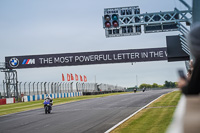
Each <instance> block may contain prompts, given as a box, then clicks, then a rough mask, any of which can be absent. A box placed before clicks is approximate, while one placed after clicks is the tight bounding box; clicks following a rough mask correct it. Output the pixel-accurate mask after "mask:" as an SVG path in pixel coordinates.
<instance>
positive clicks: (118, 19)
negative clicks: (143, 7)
mask: <svg viewBox="0 0 200 133" xmlns="http://www.w3.org/2000/svg"><path fill="white" fill-rule="evenodd" d="M134 14H140V9H139V7H138V6H131V7H118V8H105V9H104V16H103V17H102V18H103V28H104V29H105V34H106V37H119V36H131V35H140V34H141V26H132V25H127V26H126V25H122V24H123V23H124V22H128V21H130V19H128V18H126V19H123V17H124V16H133V15H134Z"/></svg>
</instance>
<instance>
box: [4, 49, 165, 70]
mask: <svg viewBox="0 0 200 133" xmlns="http://www.w3.org/2000/svg"><path fill="white" fill-rule="evenodd" d="M158 60H167V52H166V47H163V48H148V49H128V50H113V51H96V52H81V53H63V54H46V55H27V56H12V57H5V62H6V67H7V68H9V69H18V68H37V67H55V66H75V65H90V64H107V63H125V62H144V61H158Z"/></svg>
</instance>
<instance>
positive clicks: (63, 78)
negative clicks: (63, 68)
mask: <svg viewBox="0 0 200 133" xmlns="http://www.w3.org/2000/svg"><path fill="white" fill-rule="evenodd" d="M62 81H65V77H64V74H63V73H62Z"/></svg>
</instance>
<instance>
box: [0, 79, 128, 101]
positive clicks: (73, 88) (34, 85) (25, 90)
mask: <svg viewBox="0 0 200 133" xmlns="http://www.w3.org/2000/svg"><path fill="white" fill-rule="evenodd" d="M5 86H6V85H5V83H3V84H0V98H1V97H4V98H6V97H7V90H6V89H5ZM125 90H126V88H124V87H121V86H115V85H109V84H97V83H80V82H76V83H75V82H18V94H19V97H22V96H34V95H43V94H45V95H46V94H64V93H69V94H71V93H72V94H73V92H83V94H87V93H85V92H89V93H91V92H112V91H113V92H116V91H125ZM11 94H12V96H13V97H14V96H15V94H17V93H16V92H11Z"/></svg>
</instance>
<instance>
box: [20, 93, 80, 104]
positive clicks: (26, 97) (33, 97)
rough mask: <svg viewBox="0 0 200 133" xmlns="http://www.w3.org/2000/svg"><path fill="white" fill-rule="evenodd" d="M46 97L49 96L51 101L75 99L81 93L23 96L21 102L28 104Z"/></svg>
mask: <svg viewBox="0 0 200 133" xmlns="http://www.w3.org/2000/svg"><path fill="white" fill-rule="evenodd" d="M48 95H50V96H51V98H52V99H55V98H67V97H76V96H82V95H83V93H82V92H71V93H70V92H69V93H56V94H55V93H54V94H42V95H32V96H23V97H22V101H23V102H29V101H37V100H44V99H45V98H46V97H47V96H48Z"/></svg>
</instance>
